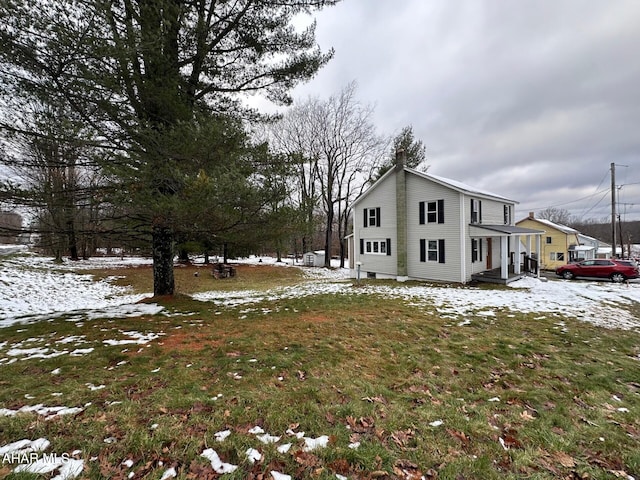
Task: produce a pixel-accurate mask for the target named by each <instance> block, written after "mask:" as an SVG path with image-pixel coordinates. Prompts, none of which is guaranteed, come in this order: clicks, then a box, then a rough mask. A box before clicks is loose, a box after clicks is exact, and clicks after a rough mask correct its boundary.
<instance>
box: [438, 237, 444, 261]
mask: <svg viewBox="0 0 640 480" xmlns="http://www.w3.org/2000/svg"><path fill="white" fill-rule="evenodd" d="M438 263H445V262H444V240H438Z"/></svg>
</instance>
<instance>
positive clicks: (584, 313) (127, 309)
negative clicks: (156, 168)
mask: <svg viewBox="0 0 640 480" xmlns="http://www.w3.org/2000/svg"><path fill="white" fill-rule="evenodd" d="M239 262H246V263H258V262H260V263H262V264H274V265H280V266H281V267H282V268H293V267H292V263H291V260H289V263H284V264H282V263H280V264H278V263H275V262H274V260H273V259H271V258H267V257H260V258H258V257H255V258H249V259H242V260H239ZM149 263H150V260H149V259H142V258H92V259H90V260H87V261H80V262H66V263H64V264H62V265H58V264H54V263H53V262H52V261H51V259H49V258H45V257H40V256H36V255H20V256H15V255H12V256H1V255H0V327H3V326H8V325H11V324H14V323H18V322H32V321H38V320H44V319H50V318H52V317H55V316H60V315H62V314H67V315H68V314H73V317H72V319H73V320H78V321H81V320H91V319H92V318H99V317H111V318H118V317H132V316H140V315H143V314H153V313H158V312H159V311H161V307H159V306H158V305H155V304H146V303H138V302H139V301H140V300H142V299H143V298H147V297H150V296H151V292H149V293H146V294H142V295H140V294H133V293H132V292H131V291H130V289H128V288H127V287H121V286H117V285H114V284H113V283H111V282H110V279H105V280H101V281H95V280H94V279H93V278H92V276H91V275H88V274H86V273H83V270H88V269H95V268H101V267H124V266H131V265H140V264H149ZM295 268H298V267H295ZM300 268H303V267H300ZM304 270H305V273H306V277H307V278H308V280H307V281H304V282H301V283H300V284H298V285H294V286H287V287H276V288H273V289H271V290H268V291H246V290H243V291H236V292H219V291H211V292H204V293H200V294H196V295H194V296H193V297H194V299H196V300H200V301H206V302H213V303H215V304H217V305H219V306H220V307H221V308H224V307H238V306H243V307H244V310H243V312H244V313H248V312H251V311H252V310H253V308H252V305H255V304H257V303H259V302H262V301H265V300H266V301H276V300H282V299H295V298H301V297H306V296H310V295H320V294H340V295H377V296H379V297H381V298H384V297H396V298H403V299H405V300H406V301H407V302H411V303H412V304H415V305H418V306H421V307H424V308H425V309H426V310H429V311H432V310H434V309H435V310H436V311H437V312H439V313H440V314H441V315H442V316H443V317H448V318H451V319H452V320H460V321H464V320H465V318H464V317H465V316H466V315H470V314H472V313H475V314H477V313H478V312H481V313H482V314H483V315H493V314H494V311H495V310H496V309H509V310H511V311H513V312H533V313H540V314H547V313H548V314H562V315H568V316H572V317H577V318H579V319H581V320H584V321H588V322H591V323H594V324H596V325H600V326H603V327H607V328H625V329H637V328H640V319H639V318H637V317H635V316H634V315H632V314H631V313H629V311H628V310H627V309H626V308H625V306H627V307H628V306H629V305H631V304H633V303H640V283H638V282H632V283H630V284H614V283H610V282H606V281H599V282H596V281H593V282H591V281H564V280H558V281H555V280H554V281H548V282H542V281H540V280H538V279H534V278H525V279H522V280H519V281H517V282H514V283H511V284H510V285H509V287H510V288H506V289H496V290H493V291H491V293H490V294H489V293H488V292H487V290H486V289H479V288H472V287H465V288H460V287H459V286H450V285H437V284H425V285H411V286H406V285H403V284H398V285H397V286H385V285H378V286H376V285H368V286H364V287H360V288H354V287H353V282H352V281H350V280H349V279H348V271H347V270H346V269H335V270H331V271H330V270H327V269H323V268H304Z"/></svg>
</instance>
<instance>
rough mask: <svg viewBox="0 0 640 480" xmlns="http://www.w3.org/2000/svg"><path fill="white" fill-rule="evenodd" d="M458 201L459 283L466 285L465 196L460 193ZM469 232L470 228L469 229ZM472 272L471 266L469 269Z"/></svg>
mask: <svg viewBox="0 0 640 480" xmlns="http://www.w3.org/2000/svg"><path fill="white" fill-rule="evenodd" d="M458 198H459V199H460V215H459V218H460V281H461V283H467V275H466V271H467V242H466V230H467V225H468V224H467V222H466V217H465V209H464V206H465V204H466V203H467V202H466V198H465V196H464V195H463V194H462V193H461V194H459V195H458ZM469 230H471V227H469ZM471 270H472V271H473V266H472V267H471Z"/></svg>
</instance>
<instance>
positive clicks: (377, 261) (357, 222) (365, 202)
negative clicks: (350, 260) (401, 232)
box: [353, 175, 398, 277]
mask: <svg viewBox="0 0 640 480" xmlns="http://www.w3.org/2000/svg"><path fill="white" fill-rule="evenodd" d="M395 200H396V184H395V177H394V176H393V175H390V176H387V177H386V178H385V179H383V180H381V182H380V183H378V184H377V185H376V188H375V189H374V190H373V191H371V192H370V193H369V194H368V195H366V196H365V197H364V198H362V199H361V200H360V201H359V202H358V203H357V204H356V205H355V207H354V217H353V218H354V220H353V229H354V233H355V237H356V239H357V242H356V244H355V245H354V249H355V256H356V259H357V260H356V261H358V262H361V264H362V265H361V274H362V276H364V277H366V276H367V274H369V273H375V274H376V275H377V276H382V277H384V276H390V277H395V276H396V270H397V255H396V252H397V250H398V248H397V239H396V203H395ZM366 208H380V226H379V227H373V226H369V227H364V220H363V219H364V210H365V209H366ZM387 238H388V239H390V240H391V255H381V254H367V253H364V254H361V253H360V245H359V243H360V239H362V240H363V241H365V242H366V241H367V240H386V239H387Z"/></svg>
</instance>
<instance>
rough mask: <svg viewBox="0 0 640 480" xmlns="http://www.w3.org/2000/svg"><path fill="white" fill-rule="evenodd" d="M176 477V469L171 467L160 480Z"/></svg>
mask: <svg viewBox="0 0 640 480" xmlns="http://www.w3.org/2000/svg"><path fill="white" fill-rule="evenodd" d="M177 476H178V472H176V469H175V468H173V467H171V468H169V469H168V470H165V472H164V473H163V474H162V477H160V480H168V479H169V478H175V477H177Z"/></svg>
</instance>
